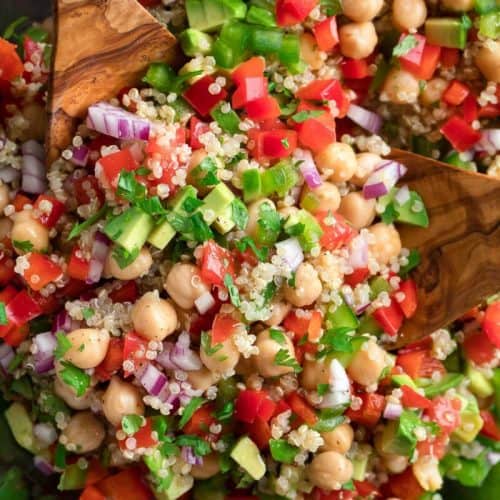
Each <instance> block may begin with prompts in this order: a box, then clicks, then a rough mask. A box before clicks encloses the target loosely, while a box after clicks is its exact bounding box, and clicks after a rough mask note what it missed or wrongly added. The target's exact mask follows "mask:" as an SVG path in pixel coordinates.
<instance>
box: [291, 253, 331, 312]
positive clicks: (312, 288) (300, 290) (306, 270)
mask: <svg viewBox="0 0 500 500" xmlns="http://www.w3.org/2000/svg"><path fill="white" fill-rule="evenodd" d="M322 291H323V285H322V284H321V281H320V279H319V276H318V271H316V269H314V267H313V266H312V265H311V264H309V263H308V262H302V264H300V266H299V267H298V268H297V271H296V273H295V287H291V286H290V285H288V284H287V285H285V287H284V289H283V293H284V295H285V298H286V300H288V302H291V303H292V304H293V305H294V306H296V307H304V306H310V305H311V304H313V303H314V302H316V300H317V299H318V298H319V296H320V295H321V292H322Z"/></svg>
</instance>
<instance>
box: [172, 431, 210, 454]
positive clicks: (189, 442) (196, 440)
mask: <svg viewBox="0 0 500 500" xmlns="http://www.w3.org/2000/svg"><path fill="white" fill-rule="evenodd" d="M175 444H177V446H190V447H191V448H192V449H193V452H194V454H195V455H198V456H199V457H202V456H204V455H208V454H209V453H210V452H211V451H212V448H211V447H210V445H209V444H208V443H207V442H206V441H205V440H204V439H202V438H201V437H198V436H193V435H189V434H184V435H182V436H179V437H178V438H177V439H176V440H175Z"/></svg>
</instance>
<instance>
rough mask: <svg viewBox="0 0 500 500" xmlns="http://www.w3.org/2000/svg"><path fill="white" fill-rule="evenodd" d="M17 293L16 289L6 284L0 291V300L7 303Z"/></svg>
mask: <svg viewBox="0 0 500 500" xmlns="http://www.w3.org/2000/svg"><path fill="white" fill-rule="evenodd" d="M16 294H17V290H16V289H15V288H14V287H13V286H12V285H7V286H6V287H5V288H4V289H3V290H2V291H1V292H0V302H3V303H4V304H5V305H7V304H8V303H9V302H10V301H11V300H12V299H13V298H14V297H15V296H16Z"/></svg>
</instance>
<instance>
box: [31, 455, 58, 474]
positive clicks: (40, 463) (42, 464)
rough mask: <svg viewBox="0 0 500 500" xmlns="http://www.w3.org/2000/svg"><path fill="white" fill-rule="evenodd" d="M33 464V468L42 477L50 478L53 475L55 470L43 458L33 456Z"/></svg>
mask: <svg viewBox="0 0 500 500" xmlns="http://www.w3.org/2000/svg"><path fill="white" fill-rule="evenodd" d="M33 463H34V464H35V467H36V468H37V469H38V470H39V471H40V472H41V473H42V474H43V475H44V476H50V475H52V474H54V472H55V470H54V467H53V466H52V464H51V463H49V462H48V461H47V459H46V458H45V457H41V456H38V455H37V456H35V457H34V458H33Z"/></svg>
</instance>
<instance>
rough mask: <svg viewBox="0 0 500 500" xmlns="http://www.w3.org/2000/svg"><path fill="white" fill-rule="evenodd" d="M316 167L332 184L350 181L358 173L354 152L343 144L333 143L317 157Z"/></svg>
mask: <svg viewBox="0 0 500 500" xmlns="http://www.w3.org/2000/svg"><path fill="white" fill-rule="evenodd" d="M315 161H316V165H317V167H318V168H319V170H320V171H321V173H322V174H325V175H328V179H329V180H330V181H332V182H345V181H348V180H349V179H350V178H351V177H352V176H353V175H354V172H356V168H357V166H358V165H357V162H356V155H355V154H354V150H353V149H352V148H351V146H349V145H348V144H344V143H343V142H332V143H331V144H330V145H328V146H327V147H326V148H325V149H323V151H320V152H319V153H318V154H317V155H316V156H315Z"/></svg>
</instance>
